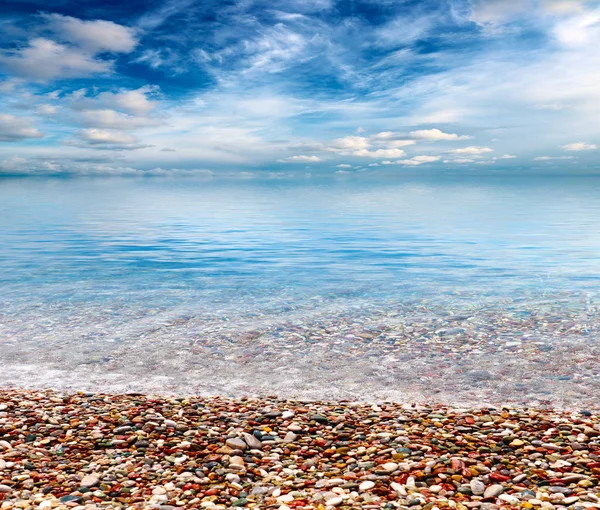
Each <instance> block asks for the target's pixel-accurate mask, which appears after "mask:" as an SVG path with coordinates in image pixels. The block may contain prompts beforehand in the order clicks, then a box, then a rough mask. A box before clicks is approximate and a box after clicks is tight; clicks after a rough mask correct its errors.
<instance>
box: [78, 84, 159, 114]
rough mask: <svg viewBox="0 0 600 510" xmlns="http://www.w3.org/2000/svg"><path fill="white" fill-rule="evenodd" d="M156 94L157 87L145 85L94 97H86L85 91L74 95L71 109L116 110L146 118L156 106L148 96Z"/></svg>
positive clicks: (103, 93)
mask: <svg viewBox="0 0 600 510" xmlns="http://www.w3.org/2000/svg"><path fill="white" fill-rule="evenodd" d="M157 92H158V87H153V86H149V85H146V86H144V87H141V88H139V89H134V90H127V89H121V90H119V91H118V92H110V91H106V92H101V93H99V94H98V95H96V96H94V97H88V96H86V95H85V94H86V93H87V91H86V90H82V91H81V94H83V95H79V94H77V95H75V96H74V98H73V101H72V102H71V107H72V108H74V109H76V110H94V109H99V110H102V109H116V110H123V111H125V112H127V113H131V114H134V115H138V116H147V115H148V114H150V113H151V112H152V111H153V110H154V109H155V108H156V107H157V105H158V103H157V101H154V100H152V99H150V96H151V95H153V94H156V93H157Z"/></svg>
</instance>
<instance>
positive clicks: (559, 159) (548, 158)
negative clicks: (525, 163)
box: [533, 156, 576, 161]
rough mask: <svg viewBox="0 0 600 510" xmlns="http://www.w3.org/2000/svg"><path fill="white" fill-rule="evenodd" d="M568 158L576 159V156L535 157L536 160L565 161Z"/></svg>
mask: <svg viewBox="0 0 600 510" xmlns="http://www.w3.org/2000/svg"><path fill="white" fill-rule="evenodd" d="M568 159H576V158H575V156H538V157H537V158H533V160H534V161H564V160H568Z"/></svg>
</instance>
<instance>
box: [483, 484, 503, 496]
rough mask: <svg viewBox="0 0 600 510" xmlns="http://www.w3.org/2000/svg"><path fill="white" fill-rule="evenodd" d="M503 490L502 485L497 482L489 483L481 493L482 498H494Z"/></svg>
mask: <svg viewBox="0 0 600 510" xmlns="http://www.w3.org/2000/svg"><path fill="white" fill-rule="evenodd" d="M503 492H504V487H502V485H499V484H495V485H490V486H489V487H488V488H486V489H485V492H484V493H483V497H484V498H495V497H496V496H499V495H500V494H502V493H503Z"/></svg>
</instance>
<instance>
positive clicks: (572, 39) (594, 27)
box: [554, 10, 600, 47]
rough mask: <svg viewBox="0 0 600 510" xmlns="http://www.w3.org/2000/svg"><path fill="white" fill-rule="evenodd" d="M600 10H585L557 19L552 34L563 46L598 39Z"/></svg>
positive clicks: (580, 44) (578, 44)
mask: <svg viewBox="0 0 600 510" xmlns="http://www.w3.org/2000/svg"><path fill="white" fill-rule="evenodd" d="M599 22H600V10H597V11H587V12H583V13H581V14H577V15H575V16H570V17H568V18H566V19H564V20H561V21H559V22H558V23H557V24H556V25H555V26H554V36H555V37H556V39H557V40H558V41H559V42H560V43H562V44H564V45H565V46H573V47H576V46H583V45H586V44H588V43H590V42H593V41H594V40H596V42H597V39H598V35H599V34H600V31H599V29H600V26H599V25H598V23H599Z"/></svg>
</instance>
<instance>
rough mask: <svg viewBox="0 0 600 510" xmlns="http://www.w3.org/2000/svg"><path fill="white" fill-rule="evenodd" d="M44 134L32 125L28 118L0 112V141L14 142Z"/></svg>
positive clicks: (40, 136) (39, 136)
mask: <svg viewBox="0 0 600 510" xmlns="http://www.w3.org/2000/svg"><path fill="white" fill-rule="evenodd" d="M43 136H44V135H43V134H42V133H40V132H39V131H38V130H37V129H36V128H35V127H33V125H32V122H31V120H30V119H24V118H22V117H16V116H14V115H9V114H6V113H0V142H16V141H18V140H24V139H27V138H42V137H43Z"/></svg>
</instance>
